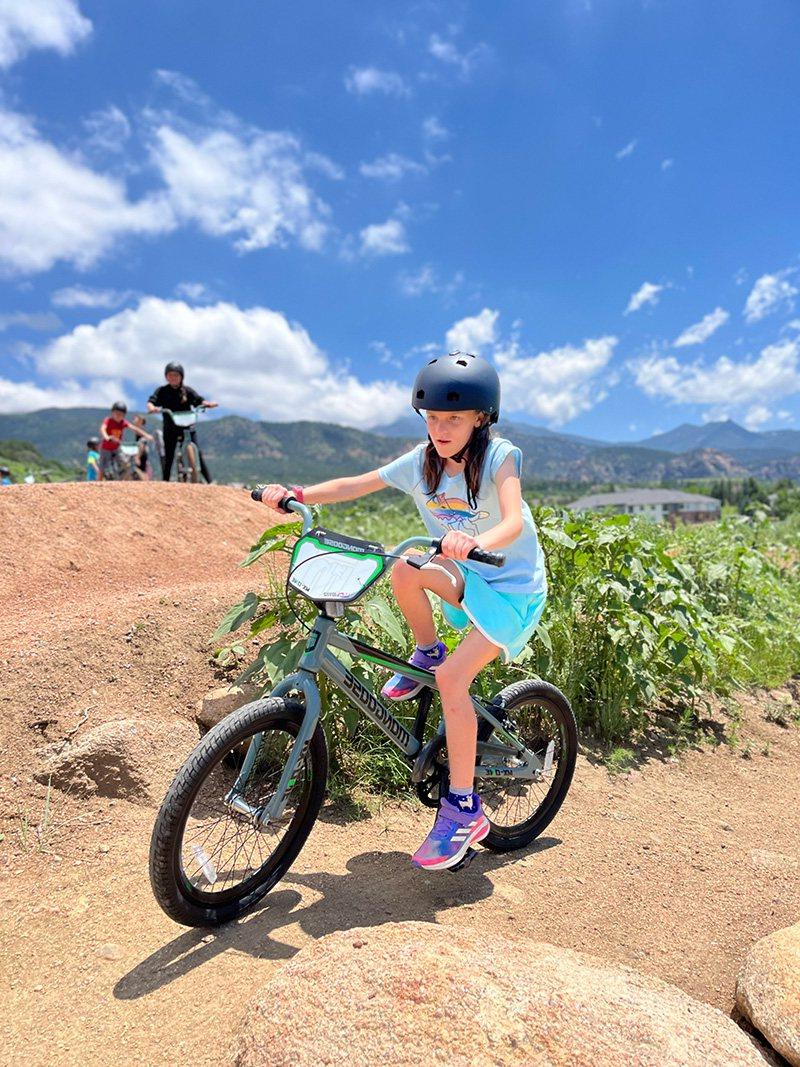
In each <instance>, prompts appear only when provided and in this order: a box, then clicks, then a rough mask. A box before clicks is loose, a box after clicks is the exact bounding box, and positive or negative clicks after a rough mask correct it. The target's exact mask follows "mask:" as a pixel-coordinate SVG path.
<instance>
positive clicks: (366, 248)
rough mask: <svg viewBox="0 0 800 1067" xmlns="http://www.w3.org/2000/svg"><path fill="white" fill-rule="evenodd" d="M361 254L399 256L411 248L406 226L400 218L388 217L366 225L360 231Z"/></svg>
mask: <svg viewBox="0 0 800 1067" xmlns="http://www.w3.org/2000/svg"><path fill="white" fill-rule="evenodd" d="M359 236H360V238H361V254H362V255H364V256H398V255H402V254H403V253H404V252H410V251H411V249H410V247H409V244H408V240H407V237H406V228H405V226H404V224H403V223H402V222H401V221H400V219H387V220H386V222H376V223H373V224H372V225H371V226H365V227H364V229H363V230H362V231H361V233H360V235H359Z"/></svg>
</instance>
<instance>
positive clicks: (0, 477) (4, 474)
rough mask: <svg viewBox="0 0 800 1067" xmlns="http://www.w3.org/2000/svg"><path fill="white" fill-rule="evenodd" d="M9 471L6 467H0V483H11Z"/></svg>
mask: <svg viewBox="0 0 800 1067" xmlns="http://www.w3.org/2000/svg"><path fill="white" fill-rule="evenodd" d="M13 484H14V483H13V482H12V481H11V471H10V470H9V469H8V467H0V485H13Z"/></svg>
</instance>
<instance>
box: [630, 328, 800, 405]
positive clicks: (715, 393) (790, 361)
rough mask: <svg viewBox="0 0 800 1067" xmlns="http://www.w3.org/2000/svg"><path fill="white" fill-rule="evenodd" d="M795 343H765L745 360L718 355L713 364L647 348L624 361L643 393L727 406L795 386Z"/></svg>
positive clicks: (799, 376) (799, 371)
mask: <svg viewBox="0 0 800 1067" xmlns="http://www.w3.org/2000/svg"><path fill="white" fill-rule="evenodd" d="M799 357H800V343H798V341H784V342H781V343H780V344H773V345H767V347H766V348H763V349H762V350H761V352H760V354H759V355H758V356H757V357H756V358H755V359H751V360H749V361H748V360H744V361H742V362H739V363H734V361H733V360H731V359H729V358H728V357H727V356H720V358H719V359H717V360H715V361H714V362H713V363H709V364H705V363H702V362H700V361H699V360H697V361H695V362H692V363H679V362H678V360H677V359H676V358H675V356H671V355H667V356H665V355H662V354H661V353H659V352H653V353H651V354H650V355H648V356H645V357H643V358H641V359H638V360H634V361H632V362H631V363H629V368H630V370H631V371H632V372H633V375H634V378H635V381H636V384H637V385H638V386H639V388H640V389H642V390H643V391H644V392H645V393H646V394H647V395H648V396H657V397H663V398H665V399H667V400H671V401H673V402H675V403H679V404H708V405H713V406H715V408H720V407H721V406H722V405H727V406H729V407H731V408H742V407H744V406H746V405H747V404H750V405H751V406H752V405H755V404H758V403H768V402H770V401H774V400H777V399H779V398H780V399H782V398H784V397H786V396H788V395H790V394H792V393H796V392H799V391H800V359H799Z"/></svg>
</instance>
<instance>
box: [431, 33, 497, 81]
mask: <svg viewBox="0 0 800 1067" xmlns="http://www.w3.org/2000/svg"><path fill="white" fill-rule="evenodd" d="M428 51H429V52H430V54H431V55H432V56H434V58H436V59H438V60H440V61H441V62H442V63H447V64H448V65H449V66H452V67H456V68H457V69H458V71H459V72H460V74H461V76H462V78H468V77H469V76H470V74H471V73H472V71H473V69H474V68H475V66H476V64H477V63H478V62H479V61H480V60H481V59H482V58H483V57H484V56H485V55H487V54H488V52H489V48H488V46H487V45H486V44H484V43H483V42H481V43H480V44H477V45H476V46H475V47H474V48H472V49H470V50H469V52H461V51H459V49H458V47H457V46H456V44H455V42H454V41H453V40H452V39H451V40H447V39H445V38H444V37H440V36H439V34H438V33H434V34H431V37H430V39H429V41H428Z"/></svg>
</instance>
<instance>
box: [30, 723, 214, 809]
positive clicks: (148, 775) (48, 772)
mask: <svg viewBox="0 0 800 1067" xmlns="http://www.w3.org/2000/svg"><path fill="white" fill-rule="evenodd" d="M197 740H198V732H197V730H196V729H194V728H193V727H192V726H191V725H190V724H189V723H187V722H185V721H184V720H182V719H177V718H176V719H175V721H174V722H165V721H163V720H160V719H149V720H148V719H117V720H114V721H112V722H106V723H103V725H102V726H98V727H96V728H95V729H94V730H90V731H89V732H88V733H86V734H84V735H83V737H81V738H80V740H78V741H76V742H75V744H73V745H69V746H68V747H67V748H65V749H64V750H63V751H61V752H59V753H58V754H56V755H53V756H51V757H50V758H49V759H48V760H46V762H45V764H44V766H43V767H42V768H41V769H40V770H39V771H37V773H36V775H35V777H36V779H37V781H39V782H42V783H43V784H45V785H46V784H48V783H51V784H52V785H54V786H56V787H57V788H59V789H63V790H65V791H66V792H69V793H72V794H74V795H76V796H93V795H95V794H96V795H98V796H101V797H114V798H120V799H124V800H130V801H133V802H135V803H140V804H152V803H160V802H161V800H162V798H163V796H164V793H165V792H166V790H167V788H168V787H169V784H170V782H171V781H172V779H173V778H174V776H175V771H176V769H177V768H178V767H179V766H180V764H181V763H182V762H183V760H184V759H185V758H186V756H187V754H188V753H189V752H190V751H191V749H192V748H193V747H194V745H196V744H197Z"/></svg>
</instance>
